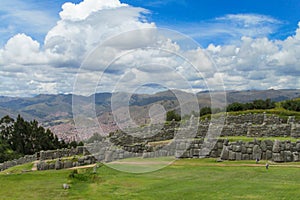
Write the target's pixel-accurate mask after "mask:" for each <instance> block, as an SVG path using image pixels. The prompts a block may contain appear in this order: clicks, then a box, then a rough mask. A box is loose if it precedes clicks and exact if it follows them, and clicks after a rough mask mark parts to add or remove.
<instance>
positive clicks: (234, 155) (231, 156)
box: [228, 151, 236, 160]
mask: <svg viewBox="0 0 300 200" xmlns="http://www.w3.org/2000/svg"><path fill="white" fill-rule="evenodd" d="M235 159H236V153H235V152H233V151H229V155H228V160H235Z"/></svg>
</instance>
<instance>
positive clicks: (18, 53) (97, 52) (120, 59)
mask: <svg viewBox="0 0 300 200" xmlns="http://www.w3.org/2000/svg"><path fill="white" fill-rule="evenodd" d="M299 10H300V2H299V1H297V0H276V1H270V0H265V1H261V0H243V1H241V0H203V1H196V0H194V1H192V0H153V1H144V0H120V1H119V0H73V1H72V0H70V1H67V0H53V1H44V0H40V1H34V0H27V1H22V0H2V1H0V19H1V20H0V80H1V82H0V96H33V95H37V94H40V93H43V94H45V93H46V94H60V93H63V94H64V93H79V94H85V95H88V94H91V93H93V92H112V91H143V92H153V91H156V89H158V88H164V89H182V90H185V91H190V92H196V91H201V90H208V89H209V90H217V89H220V88H225V89H226V90H249V89H290V88H292V89H299V88H300V79H299V75H300V67H299V63H300V62H299V61H300V23H299V22H300V12H299Z"/></svg>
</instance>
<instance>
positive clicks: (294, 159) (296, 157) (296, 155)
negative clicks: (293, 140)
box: [293, 152, 300, 162]
mask: <svg viewBox="0 0 300 200" xmlns="http://www.w3.org/2000/svg"><path fill="white" fill-rule="evenodd" d="M293 161H294V162H299V161H300V158H299V153H298V152H293Z"/></svg>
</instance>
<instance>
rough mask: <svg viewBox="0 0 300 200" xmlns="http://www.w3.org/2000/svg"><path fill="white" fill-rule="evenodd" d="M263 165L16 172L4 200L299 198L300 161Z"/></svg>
mask: <svg viewBox="0 0 300 200" xmlns="http://www.w3.org/2000/svg"><path fill="white" fill-rule="evenodd" d="M131 161H132V160H131ZM139 161H140V160H138V159H137V160H136V162H139ZM261 162H262V163H261V164H260V165H256V164H255V162H253V161H233V162H230V161H226V162H221V163H217V162H215V160H214V159H182V160H177V161H175V162H173V163H172V164H171V165H169V166H167V167H165V168H163V169H161V170H158V171H154V172H149V173H140V174H134V173H126V172H120V171H117V170H115V169H112V168H110V167H108V166H106V165H102V166H100V167H99V168H97V170H96V173H94V172H93V168H89V169H78V174H75V175H74V177H73V178H72V177H69V175H70V174H71V173H72V172H73V170H59V171H55V170H51V171H42V172H41V171H36V172H26V173H21V171H18V170H15V171H14V172H12V170H11V171H10V172H2V173H1V174H0V187H1V190H0V197H1V198H0V199H24V200H25V199H76V200H77V199H91V200H92V199H97V200H98V199H160V200H162V199H299V196H300V190H299V188H300V173H299V170H300V163H299V164H298V163H285V164H272V163H271V165H270V168H269V170H266V169H265V167H264V164H265V163H264V162H263V161H261ZM146 163H147V162H146ZM148 163H149V162H148ZM115 165H116V164H115ZM25 167H26V166H25ZM27 168H28V166H27ZM18 169H20V167H18ZM7 173H8V174H7ZM63 183H69V184H70V185H71V189H69V190H64V189H62V184H63Z"/></svg>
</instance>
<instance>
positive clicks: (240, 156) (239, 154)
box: [235, 152, 242, 160]
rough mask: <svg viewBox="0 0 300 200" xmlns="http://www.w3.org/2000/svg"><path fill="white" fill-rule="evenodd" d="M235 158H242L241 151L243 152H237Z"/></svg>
mask: <svg viewBox="0 0 300 200" xmlns="http://www.w3.org/2000/svg"><path fill="white" fill-rule="evenodd" d="M235 159H236V160H242V153H241V152H237V153H236V154H235Z"/></svg>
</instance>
